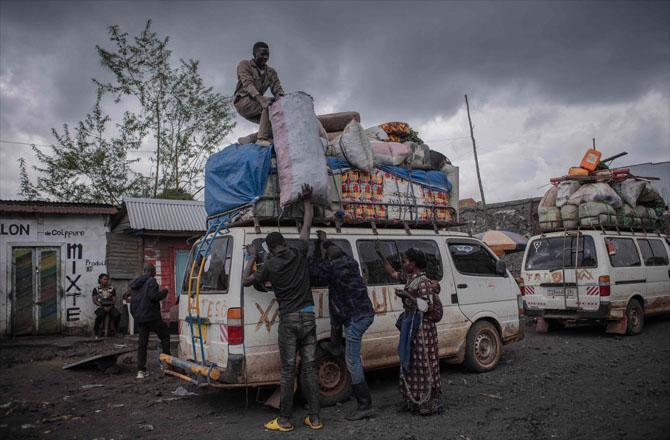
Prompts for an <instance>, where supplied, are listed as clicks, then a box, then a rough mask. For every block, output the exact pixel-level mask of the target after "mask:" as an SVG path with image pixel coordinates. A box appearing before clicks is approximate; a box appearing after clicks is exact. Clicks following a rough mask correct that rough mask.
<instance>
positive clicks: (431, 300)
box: [377, 249, 443, 415]
mask: <svg viewBox="0 0 670 440" xmlns="http://www.w3.org/2000/svg"><path fill="white" fill-rule="evenodd" d="M377 252H378V254H379V256H380V257H381V258H382V260H383V262H384V269H385V270H386V272H387V273H388V274H389V276H390V277H392V278H394V279H396V280H399V281H402V282H404V283H405V289H404V290H403V291H402V292H399V294H400V296H401V298H403V307H404V312H403V313H404V315H405V316H408V314H411V313H414V312H415V311H416V310H417V308H419V309H424V310H423V319H422V322H421V324H420V325H419V328H418V329H417V331H416V333H415V334H414V338H413V339H412V349H411V366H410V369H409V371H406V372H404V373H403V368H402V366H401V368H400V392H401V394H402V396H403V404H402V405H401V410H409V411H412V412H418V413H419V414H421V415H431V414H435V413H438V414H441V413H442V411H443V405H442V379H441V376H440V358H439V345H438V340H437V328H436V323H437V322H438V321H440V319H442V302H441V301H440V299H439V296H438V295H439V292H440V286H439V284H438V283H435V282H433V281H431V280H430V279H429V278H428V277H427V276H426V273H425V269H426V256H425V255H424V253H423V252H421V251H420V250H418V249H409V250H408V251H407V252H406V253H405V255H404V257H403V272H402V273H399V272H397V271H396V270H395V269H394V268H393V266H392V265H391V263H389V261H388V259H386V257H385V256H384V255H383V254H382V253H381V251H380V250H379V249H378V250H377ZM417 299H418V301H417ZM422 301H423V302H422Z"/></svg>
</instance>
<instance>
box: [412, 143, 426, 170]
mask: <svg viewBox="0 0 670 440" xmlns="http://www.w3.org/2000/svg"><path fill="white" fill-rule="evenodd" d="M410 147H411V149H412V155H411V156H410V157H409V159H408V163H407V167H408V168H413V169H415V170H430V169H432V163H431V161H430V147H429V146H428V145H426V144H417V143H416V142H410Z"/></svg>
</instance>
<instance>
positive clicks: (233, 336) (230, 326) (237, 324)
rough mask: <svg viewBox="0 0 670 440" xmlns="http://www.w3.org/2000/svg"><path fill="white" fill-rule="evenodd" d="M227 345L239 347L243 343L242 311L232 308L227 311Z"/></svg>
mask: <svg viewBox="0 0 670 440" xmlns="http://www.w3.org/2000/svg"><path fill="white" fill-rule="evenodd" d="M226 329H227V330H228V345H240V344H242V343H243V342H244V322H243V319H242V309H240V308H238V307H233V308H230V309H228V323H227V324H226Z"/></svg>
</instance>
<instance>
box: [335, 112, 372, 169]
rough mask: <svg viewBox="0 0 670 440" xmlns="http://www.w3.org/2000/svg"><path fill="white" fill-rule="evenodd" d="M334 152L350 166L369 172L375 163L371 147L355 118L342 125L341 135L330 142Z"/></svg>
mask: <svg viewBox="0 0 670 440" xmlns="http://www.w3.org/2000/svg"><path fill="white" fill-rule="evenodd" d="M331 144H332V145H333V147H334V148H333V149H334V153H335V155H336V156H337V157H339V158H340V159H344V160H346V161H347V162H348V163H349V164H350V165H351V166H353V167H354V168H356V169H359V170H361V171H365V172H366V173H370V172H371V171H372V168H373V167H374V165H375V161H374V155H373V154H372V147H371V146H370V140H369V139H368V136H367V134H365V130H363V127H362V126H361V124H360V123H358V122H357V121H356V120H355V119H352V120H351V122H349V123H348V124H347V126H346V127H344V131H343V132H342V135H341V136H340V137H339V138H337V139H335V140H334V141H333V142H331Z"/></svg>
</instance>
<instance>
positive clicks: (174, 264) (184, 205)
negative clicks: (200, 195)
mask: <svg viewBox="0 0 670 440" xmlns="http://www.w3.org/2000/svg"><path fill="white" fill-rule="evenodd" d="M206 220H207V214H206V213H205V208H204V204H203V202H199V201H191V200H165V199H144V198H128V199H125V200H124V202H123V204H122V205H121V209H120V211H119V213H118V215H117V216H116V217H115V218H114V220H113V222H112V232H111V233H110V234H109V238H108V240H107V267H108V270H109V274H110V277H111V279H112V282H113V283H114V285H115V286H116V288H117V291H119V292H125V291H126V289H127V287H128V284H129V283H130V282H131V281H132V280H133V279H134V278H135V277H137V276H139V275H140V274H141V273H142V265H143V264H144V263H152V264H153V265H154V266H156V278H157V280H158V282H159V284H160V286H161V287H167V288H168V290H169V294H168V297H167V299H166V300H165V301H163V303H162V311H163V319H164V320H165V321H169V322H170V324H171V327H172V329H173V330H175V331H176V324H177V317H178V309H177V307H176V299H177V295H178V294H179V290H180V289H181V285H182V284H183V275H184V271H185V268H186V264H187V261H188V255H189V251H190V249H191V244H192V241H193V240H195V239H196V238H197V237H199V236H200V235H202V234H203V233H204V232H205V224H206ZM189 239H190V240H189Z"/></svg>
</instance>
